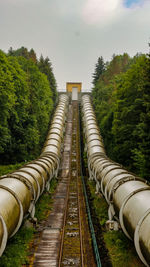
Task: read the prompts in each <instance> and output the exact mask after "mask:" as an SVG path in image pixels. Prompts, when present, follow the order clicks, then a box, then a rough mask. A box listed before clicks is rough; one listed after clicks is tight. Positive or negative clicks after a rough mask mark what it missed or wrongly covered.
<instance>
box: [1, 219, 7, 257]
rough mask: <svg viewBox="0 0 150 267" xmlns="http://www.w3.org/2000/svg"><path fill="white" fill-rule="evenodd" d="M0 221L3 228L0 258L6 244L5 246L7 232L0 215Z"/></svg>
mask: <svg viewBox="0 0 150 267" xmlns="http://www.w3.org/2000/svg"><path fill="white" fill-rule="evenodd" d="M0 221H1V223H2V227H3V237H2V241H1V244H0V257H1V256H2V254H3V252H4V250H5V247H6V244H7V239H8V231H7V226H6V223H5V221H4V219H3V217H2V215H1V214H0Z"/></svg>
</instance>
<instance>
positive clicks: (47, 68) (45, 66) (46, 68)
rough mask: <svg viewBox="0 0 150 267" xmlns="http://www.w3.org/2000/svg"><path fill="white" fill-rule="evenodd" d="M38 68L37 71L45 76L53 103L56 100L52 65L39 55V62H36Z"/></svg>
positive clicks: (55, 85) (47, 59)
mask: <svg viewBox="0 0 150 267" xmlns="http://www.w3.org/2000/svg"><path fill="white" fill-rule="evenodd" d="M38 67H39V70H40V71H41V72H42V73H44V74H45V75H46V76H47V79H48V81H49V85H50V88H51V91H52V94H53V95H52V98H53V101H54V103H55V102H56V99H57V95H58V94H57V84H56V79H55V76H54V74H53V68H52V64H51V62H50V60H49V58H48V57H46V58H45V59H44V58H43V56H42V55H41V57H40V59H39V62H38Z"/></svg>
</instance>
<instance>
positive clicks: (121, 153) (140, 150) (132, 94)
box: [92, 53, 150, 181]
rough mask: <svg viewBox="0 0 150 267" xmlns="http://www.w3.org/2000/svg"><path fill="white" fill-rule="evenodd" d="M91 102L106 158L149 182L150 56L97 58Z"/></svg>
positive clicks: (126, 55)
mask: <svg viewBox="0 0 150 267" xmlns="http://www.w3.org/2000/svg"><path fill="white" fill-rule="evenodd" d="M92 99H93V105H94V108H95V112H96V117H97V121H98V125H99V128H100V131H101V135H102V137H103V140H104V144H105V149H106V153H107V155H108V156H109V157H110V158H111V159H112V160H115V161H117V162H119V163H121V164H122V165H123V166H125V167H126V168H127V169H128V170H129V171H131V172H135V173H136V174H137V175H140V176H142V177H143V178H146V179H147V180H149V181H150V160H149V159H150V55H149V54H137V55H135V56H134V57H130V56H129V55H128V54H126V53H124V54H123V55H113V57H112V59H111V61H110V62H104V59H103V57H99V58H98V61H97V63H96V65H95V71H94V73H93V89H92Z"/></svg>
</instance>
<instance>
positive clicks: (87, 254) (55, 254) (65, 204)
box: [30, 101, 96, 267]
mask: <svg viewBox="0 0 150 267" xmlns="http://www.w3.org/2000/svg"><path fill="white" fill-rule="evenodd" d="M79 148H80V143H79V113H78V102H76V101H73V102H72V104H71V105H70V106H69V112H68V118H67V124H66V133H65V137H64V146H63V154H62V161H61V167H60V171H59V177H58V179H59V183H58V186H57V189H56V193H55V195H54V203H53V209H52V211H51V213H50V215H49V217H48V220H47V222H46V223H45V225H44V228H43V229H42V230H41V236H40V239H39V242H38V243H39V244H38V246H37V249H36V251H35V253H34V261H33V264H31V265H30V266H35V267H42V266H59V267H60V266H62V267H67V266H75V267H78V266H82V267H83V266H90V267H91V266H92V267H95V266H96V264H95V259H94V255H93V248H92V244H91V236H90V232H89V226H88V219H87V214H86V206H85V200H84V194H83V190H82V181H81V169H80V168H81V166H80V149H79Z"/></svg>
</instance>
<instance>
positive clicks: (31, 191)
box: [0, 94, 68, 256]
mask: <svg viewBox="0 0 150 267" xmlns="http://www.w3.org/2000/svg"><path fill="white" fill-rule="evenodd" d="M67 111H68V97H67V95H64V94H63V95H60V98H59V103H58V105H57V108H56V111H55V114H54V116H53V120H52V123H51V127H50V130H49V132H48V135H47V139H46V142H45V144H44V147H43V150H42V153H41V155H40V157H39V158H38V159H36V160H34V161H32V162H30V163H28V164H26V165H24V166H23V167H22V168H20V169H19V170H17V171H15V172H12V173H10V174H7V175H3V176H1V177H0V256H1V255H2V253H3V251H4V249H5V247H6V244H7V239H8V238H9V237H12V236H13V235H14V234H15V233H16V232H17V231H18V229H19V227H20V225H21V223H22V221H23V219H24V218H25V217H26V216H27V215H28V214H30V215H31V216H32V217H33V216H34V213H35V203H36V201H37V200H38V198H39V196H40V195H41V194H42V193H43V190H44V189H45V188H47V189H49V186H50V180H51V179H52V177H53V176H57V172H58V168H59V161H60V156H61V148H62V139H63V132H64V130H65V120H66V114H67ZM41 127H42V125H41Z"/></svg>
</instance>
